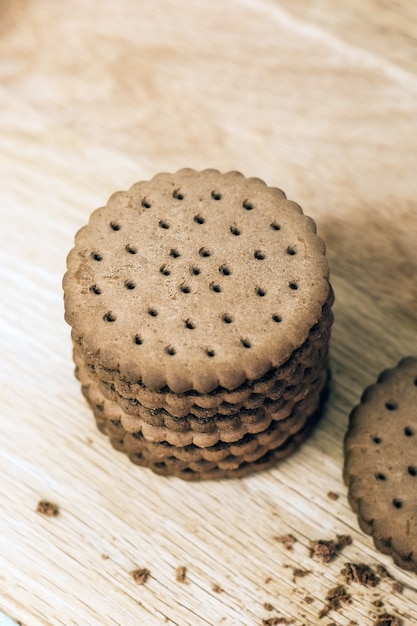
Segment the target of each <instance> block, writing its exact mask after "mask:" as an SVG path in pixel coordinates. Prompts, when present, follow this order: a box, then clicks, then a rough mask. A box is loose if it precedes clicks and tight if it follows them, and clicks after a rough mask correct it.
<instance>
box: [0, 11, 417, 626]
mask: <svg viewBox="0 0 417 626" xmlns="http://www.w3.org/2000/svg"><path fill="white" fill-rule="evenodd" d="M416 18H417V9H416V5H415V3H413V2H408V3H407V2H388V0H385V1H378V0H366V1H364V2H362V0H356V1H353V2H350V1H349V0H344V1H341V2H338V3H334V2H331V1H330V0H321V1H320V0H316V1H315V2H309V1H308V0H300V1H299V2H292V1H291V0H282V1H281V2H279V1H278V0H257V1H256V2H255V0H230V1H228V2H213V1H209V0H200V1H198V2H186V1H185V0H175V1H174V0H142V1H141V2H135V1H134V0H117V1H116V0H114V1H112V0H102V1H101V2H90V3H87V2H84V0H68V1H67V2H54V0H2V2H1V4H0V180H1V184H0V211H1V246H0V287H1V290H0V343H1V361H0V375H1V379H0V380H1V420H0V476H1V479H0V502H1V504H0V507H1V508H0V513H1V514H0V613H1V612H3V613H4V614H5V615H8V616H9V617H11V618H14V619H15V620H19V623H22V624H25V626H38V625H39V626H40V625H47V624H48V625H49V624H53V625H55V624H64V625H65V626H71V625H80V626H83V625H86V626H87V625H88V626H99V625H106V626H107V625H110V626H111V625H113V624H114V625H117V626H119V625H120V626H122V625H123V626H130V625H137V624H140V625H142V624H143V625H146V626H148V625H150V626H153V625H160V624H165V623H166V624H172V625H176V626H203V625H205V626H207V625H212V626H223V625H224V626H232V625H233V626H261V625H262V623H266V624H267V623H268V622H263V621H262V620H267V619H270V618H277V619H278V618H286V619H287V623H293V624H295V625H296V626H302V625H303V624H304V625H311V624H313V625H314V624H323V625H324V626H327V625H328V624H330V623H332V622H334V623H335V624H337V625H340V626H348V625H350V626H352V625H353V624H359V625H360V626H371V625H372V624H373V623H374V620H375V616H376V615H377V614H379V613H381V612H383V611H384V610H386V611H388V612H389V613H392V614H394V615H397V616H399V617H402V619H403V624H404V625H405V626H411V625H412V624H415V623H416V619H417V618H416V615H417V578H416V576H415V575H411V574H408V573H406V572H402V571H400V570H399V569H398V568H396V567H395V566H394V565H393V564H392V562H391V560H390V558H389V557H385V556H382V555H380V554H378V553H377V552H376V551H375V549H374V548H373V545H372V542H371V540H370V539H369V538H368V537H367V536H365V535H363V534H362V533H361V532H360V531H359V530H358V526H357V522H356V518H355V516H354V514H353V513H352V511H351V510H350V508H349V506H348V504H347V501H346V490H345V487H344V485H343V483H342V478H341V468H342V461H343V456H342V440H343V435H344V432H345V429H346V425H347V419H348V413H349V411H350V409H351V408H352V406H353V405H354V404H355V403H356V402H357V401H358V399H359V396H360V394H361V391H362V389H363V388H364V387H365V386H366V385H368V384H370V383H372V382H373V381H374V379H375V378H376V376H377V374H378V373H379V371H380V370H381V369H383V368H385V367H390V366H392V365H393V364H395V363H396V362H397V361H398V360H399V358H400V357H401V356H404V355H406V354H410V353H416V352H417V313H416V311H417V287H416V281H415V276H416V272H417V253H416V249H417V245H416V244H417V203H416V198H417V176H416V167H415V166H416V159H417V147H416V141H415V138H416V136H417V115H416V98H417V76H416V72H415V69H416V56H417V44H416V40H415V24H416ZM183 166H190V167H195V168H203V167H217V168H219V169H220V170H223V171H225V170H228V169H239V170H241V171H242V172H243V173H244V174H246V175H248V176H259V177H261V178H263V179H264V180H266V182H267V183H268V184H271V185H274V186H279V187H282V188H283V189H284V190H285V191H286V193H287V194H288V196H289V197H290V198H291V199H294V200H296V201H298V202H299V203H300V204H302V206H303V207H304V210H305V212H306V213H307V214H309V215H311V216H312V217H313V218H315V219H316V221H317V224H318V228H319V232H320V234H321V235H322V236H323V237H324V238H325V240H326V243H327V248H328V255H329V258H330V261H331V266H332V281H333V285H334V288H335V292H336V298H337V300H336V304H335V307H334V310H335V315H336V321H335V325H334V332H333V337H332V344H331V357H332V368H333V383H332V390H331V396H330V399H329V403H328V405H327V409H326V412H325V415H324V418H323V420H322V421H321V423H320V424H319V425H318V427H317V429H316V431H315V433H314V435H313V436H312V438H311V439H310V440H309V441H308V443H306V444H305V445H304V446H303V447H302V448H301V449H300V451H299V452H298V453H297V454H296V455H294V456H293V457H292V458H291V459H289V460H288V461H287V462H285V463H284V464H282V465H281V466H279V467H277V468H275V469H273V470H270V471H268V472H265V473H262V474H258V475H254V476H252V477H249V478H247V479H244V480H240V481H229V482H218V483H215V482H209V483H203V484H187V483H184V482H181V481H179V480H177V479H164V478H160V477H158V476H155V475H153V474H151V473H150V472H149V471H146V470H143V469H140V468H137V467H135V466H133V465H131V464H130V463H129V461H128V460H127V458H125V457H124V456H123V455H122V454H119V453H116V452H114V451H113V450H112V449H111V448H110V446H109V444H108V441H107V440H106V438H105V437H103V436H102V435H101V434H99V433H98V432H97V431H96V429H95V426H94V424H93V419H92V416H91V414H90V412H89V410H88V409H87V407H86V405H85V403H84V401H83V399H82V397H81V393H80V390H79V386H78V384H77V382H76V381H75V379H74V377H73V373H72V372H73V366H72V361H71V346H70V338H69V328H68V327H67V326H66V325H65V323H64V321H63V305H62V293H61V277H62V274H63V272H64V270H65V256H66V254H67V252H68V250H69V249H70V247H71V246H72V241H73V236H74V233H75V231H76V230H77V229H78V228H79V227H80V226H82V225H83V224H84V223H85V222H86V221H87V219H88V216H89V214H90V212H91V211H92V210H93V209H94V208H96V207H97V206H99V205H101V204H103V203H104V202H106V201H107V198H108V196H109V195H110V194H111V193H112V192H113V191H115V190H117V189H126V188H127V187H128V186H130V185H131V184H132V183H133V182H135V181H136V180H139V179H142V178H148V177H150V176H152V175H153V174H155V173H157V172H158V171H175V170H176V169H178V168H180V167H183ZM330 491H332V492H335V493H337V494H338V495H339V498H338V499H337V500H331V499H329V497H328V496H327V494H328V492H330ZM41 498H46V499H50V500H51V501H53V502H56V503H57V504H58V505H59V507H60V515H59V516H58V517H56V518H45V517H42V516H40V515H39V514H37V513H36V512H35V509H36V506H37V503H38V500H40V499H41ZM286 533H291V534H292V535H293V536H294V537H295V538H296V539H297V541H296V543H295V544H294V546H293V550H292V551H290V550H286V549H285V546H283V545H282V543H280V542H278V541H277V540H276V539H275V540H274V537H277V536H280V535H284V534H286ZM337 534H350V535H351V536H352V539H353V543H352V545H351V546H349V547H347V548H345V550H344V551H343V552H342V554H341V555H339V556H338V557H337V558H336V559H335V560H334V561H333V562H331V563H329V564H323V563H321V562H320V561H318V560H317V559H312V558H311V557H310V555H309V546H310V541H311V540H316V539H334V538H335V537H336V535H337ZM345 561H352V562H364V563H367V564H368V565H370V566H372V567H373V568H375V567H376V566H377V565H378V564H383V565H384V566H386V567H387V568H388V570H389V572H390V573H391V574H392V576H394V577H395V579H397V580H398V581H401V582H402V583H403V584H404V585H405V586H404V592H403V594H398V593H397V594H393V593H391V590H392V581H390V580H384V581H382V582H381V584H380V585H379V587H377V588H376V589H374V590H373V589H367V588H365V587H363V586H360V585H358V584H352V585H349V586H347V590H348V591H349V593H351V595H352V602H351V604H350V605H344V606H343V608H342V609H341V610H340V612H332V613H330V614H329V615H328V616H327V617H325V618H323V619H321V620H320V619H319V618H318V613H319V611H320V609H321V608H322V607H323V605H324V603H325V596H326V594H327V592H328V591H329V589H331V588H332V587H334V586H336V585H338V584H341V583H342V582H343V579H342V577H341V575H340V570H341V569H342V567H343V564H344V562H345ZM288 565H289V566H290V567H288ZM178 566H185V567H186V568H187V575H186V582H183V583H181V582H178V581H177V580H176V568H177V567H178ZM295 566H297V567H301V568H304V569H307V570H311V571H312V573H311V574H309V575H307V576H305V577H303V578H297V579H296V582H294V581H293V572H292V569H291V568H292V567H295ZM138 567H146V568H148V569H149V570H150V572H151V575H150V577H149V579H148V581H147V582H146V584H145V585H143V586H138V585H136V584H135V582H134V581H133V579H132V577H131V576H130V574H129V572H131V571H132V570H133V569H135V568H138ZM307 596H309V597H311V598H313V601H312V602H310V603H309V601H308V600H307V601H306V600H305V598H306V597H307ZM381 597H382V599H383V602H384V607H379V608H378V607H376V606H375V604H374V603H375V600H376V599H378V598H381ZM265 603H270V604H271V605H272V606H273V607H274V608H273V610H267V609H268V608H270V607H268V605H267V604H265ZM2 619H3V618H1V617H0V624H3V623H6V618H4V621H3V622H2ZM290 620H293V621H292V622H290ZM352 620H353V621H352ZM269 623H274V622H273V621H272V619H271V621H270V622H269ZM276 623H282V621H281V622H279V621H276ZM284 623H285V622H284Z"/></svg>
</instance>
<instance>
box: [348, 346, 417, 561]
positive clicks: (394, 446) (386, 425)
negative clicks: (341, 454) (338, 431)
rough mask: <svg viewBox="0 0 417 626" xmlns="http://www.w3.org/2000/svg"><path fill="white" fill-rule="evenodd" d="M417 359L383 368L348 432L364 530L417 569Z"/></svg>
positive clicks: (352, 483) (352, 490)
mask: <svg viewBox="0 0 417 626" xmlns="http://www.w3.org/2000/svg"><path fill="white" fill-rule="evenodd" d="M416 406H417V357H407V358H405V359H402V360H401V361H400V362H399V363H398V365H397V366H396V367H395V368H393V369H390V370H386V371H384V372H382V374H381V375H380V376H379V378H378V381H377V383H376V384H375V385H372V386H371V387H368V388H367V389H366V390H365V392H364V394H363V396H362V399H361V403H360V404H359V405H358V406H356V407H355V408H354V409H353V411H352V413H351V415H350V421H349V428H348V431H347V433H346V436H345V442H344V448H345V464H344V479H345V482H346V484H347V485H348V494H349V501H350V504H351V506H352V508H353V510H354V511H355V512H356V513H357V515H358V520H359V524H360V527H361V528H362V530H363V531H364V532H366V533H368V534H370V535H372V537H373V540H374V543H375V546H376V547H377V549H378V550H380V551H381V552H383V553H386V554H391V555H392V557H393V559H394V561H395V563H396V564H397V565H398V566H399V567H402V568H404V569H408V570H414V571H416V572H417V498H416V488H417V482H416V481H417V412H416Z"/></svg>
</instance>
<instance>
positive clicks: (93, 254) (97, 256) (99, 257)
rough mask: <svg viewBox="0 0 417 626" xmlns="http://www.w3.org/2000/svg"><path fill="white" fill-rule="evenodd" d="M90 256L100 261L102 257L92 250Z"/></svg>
mask: <svg viewBox="0 0 417 626" xmlns="http://www.w3.org/2000/svg"><path fill="white" fill-rule="evenodd" d="M91 256H92V258H93V259H94V261H102V260H103V257H102V256H101V254H99V253H98V252H92V253H91Z"/></svg>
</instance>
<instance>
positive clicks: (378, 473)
mask: <svg viewBox="0 0 417 626" xmlns="http://www.w3.org/2000/svg"><path fill="white" fill-rule="evenodd" d="M375 478H376V479H377V480H387V477H386V476H385V474H382V473H381V472H377V473H376V474H375Z"/></svg>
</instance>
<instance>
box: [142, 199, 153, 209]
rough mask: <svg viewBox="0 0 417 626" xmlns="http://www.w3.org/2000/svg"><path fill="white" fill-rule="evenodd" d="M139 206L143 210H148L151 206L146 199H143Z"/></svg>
mask: <svg viewBox="0 0 417 626" xmlns="http://www.w3.org/2000/svg"><path fill="white" fill-rule="evenodd" d="M141 205H142V206H143V208H144V209H150V208H151V206H152V205H151V203H150V202H149V200H147V199H146V198H143V200H142V202H141Z"/></svg>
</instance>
